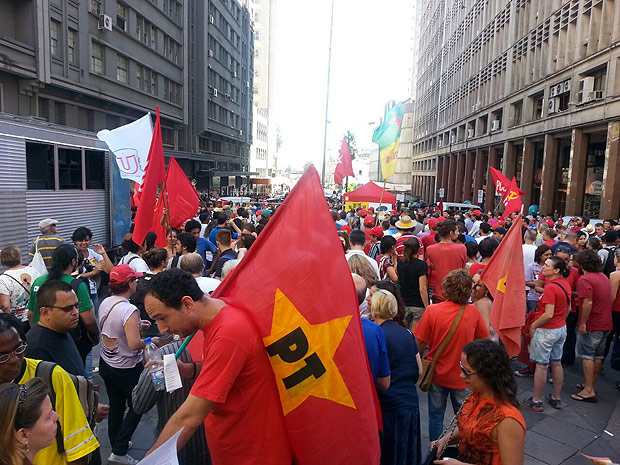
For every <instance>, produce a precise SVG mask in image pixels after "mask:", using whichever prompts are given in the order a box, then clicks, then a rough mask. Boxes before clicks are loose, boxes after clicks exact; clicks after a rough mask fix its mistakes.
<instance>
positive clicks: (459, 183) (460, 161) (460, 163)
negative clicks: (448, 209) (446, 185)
mask: <svg viewBox="0 0 620 465" xmlns="http://www.w3.org/2000/svg"><path fill="white" fill-rule="evenodd" d="M464 177H465V152H459V153H458V154H457V158H456V180H455V185H456V192H455V194H454V198H455V201H456V202H459V203H462V202H463V200H465V198H464V197H463V180H464Z"/></svg>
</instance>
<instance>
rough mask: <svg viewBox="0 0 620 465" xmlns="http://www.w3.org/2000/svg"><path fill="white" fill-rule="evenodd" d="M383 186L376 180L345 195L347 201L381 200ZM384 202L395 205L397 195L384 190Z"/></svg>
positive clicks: (376, 201)
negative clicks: (376, 182)
mask: <svg viewBox="0 0 620 465" xmlns="http://www.w3.org/2000/svg"><path fill="white" fill-rule="evenodd" d="M381 191H382V189H381V187H380V186H378V185H377V184H375V183H374V182H372V181H371V182H369V183H368V184H364V185H363V186H362V187H359V188H357V189H355V190H354V191H351V192H349V193H347V194H345V195H344V201H345V202H374V203H379V202H381V201H382V200H381ZM383 203H384V204H386V205H394V204H395V203H396V196H395V195H394V194H390V193H389V192H388V191H385V192H383Z"/></svg>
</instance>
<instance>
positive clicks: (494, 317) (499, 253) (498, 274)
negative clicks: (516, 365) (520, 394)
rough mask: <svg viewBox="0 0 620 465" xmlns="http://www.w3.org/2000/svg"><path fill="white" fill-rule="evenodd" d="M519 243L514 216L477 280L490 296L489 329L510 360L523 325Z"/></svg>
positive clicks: (516, 221) (523, 313) (521, 252)
mask: <svg viewBox="0 0 620 465" xmlns="http://www.w3.org/2000/svg"><path fill="white" fill-rule="evenodd" d="M521 245H522V241H521V215H518V216H517V217H516V218H515V219H514V221H513V223H512V226H511V227H510V229H509V230H508V233H507V234H506V236H504V239H503V240H502V242H501V243H500V244H499V247H498V248H497V250H496V251H495V253H494V254H493V257H491V261H490V262H489V264H488V265H487V267H486V268H485V269H484V271H483V272H482V275H481V276H480V280H481V281H482V282H483V283H484V285H485V286H486V287H487V288H488V289H489V292H490V293H491V295H492V296H493V306H492V307H491V326H493V328H494V329H495V331H496V332H497V334H498V335H499V337H500V338H501V340H502V342H503V343H504V345H505V346H506V351H507V352H508V355H509V356H510V357H513V356H515V355H517V354H518V353H519V350H520V348H521V328H522V327H523V325H524V324H525V292H523V290H524V289H525V274H524V272H523V248H522V246H521Z"/></svg>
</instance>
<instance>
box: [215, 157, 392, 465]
mask: <svg viewBox="0 0 620 465" xmlns="http://www.w3.org/2000/svg"><path fill="white" fill-rule="evenodd" d="M310 211H312V212H313V213H312V215H308V214H304V212H310ZM212 297H216V298H221V299H223V300H224V301H226V302H227V303H228V304H230V305H233V306H235V307H238V308H241V309H244V310H246V311H247V312H248V313H249V314H251V315H252V318H253V320H254V322H255V323H256V325H257V327H258V328H259V331H260V333H261V336H262V338H263V342H264V344H265V349H266V350H265V356H266V357H269V360H270V362H271V366H272V368H273V374H274V378H275V382H276V385H277V388H278V391H279V394H280V400H281V404H282V411H281V412H277V414H279V415H284V419H285V422H286V426H287V431H288V436H289V440H290V444H291V446H292V449H293V452H294V455H295V464H298V465H327V464H329V465H340V464H342V465H345V464H346V465H350V464H356V465H371V464H373V465H376V464H378V463H379V456H380V450H379V436H378V430H379V425H378V419H377V413H376V410H375V401H374V399H375V393H374V387H373V386H372V380H371V375H370V370H369V367H368V360H367V357H366V350H365V346H364V341H363V336H362V328H361V322H360V317H359V309H358V304H357V295H356V292H355V287H354V285H353V280H352V278H351V271H350V269H349V267H348V265H347V262H346V260H345V258H344V254H343V253H342V245H341V242H340V240H339V239H338V235H337V234H336V230H335V229H334V227H333V220H332V217H331V215H330V213H329V208H328V205H327V202H326V201H325V196H324V195H323V190H322V189H321V184H320V181H319V176H318V174H317V172H316V169H315V168H314V166H311V167H309V168H308V169H307V170H306V171H305V173H304V174H303V176H302V177H301V179H300V180H299V181H298V182H297V184H296V186H295V188H294V189H293V190H292V191H291V193H290V194H289V195H288V196H287V198H286V200H285V201H284V203H283V204H282V206H281V207H280V208H278V209H277V210H276V212H275V214H274V215H273V217H272V218H271V220H270V221H269V223H268V224H267V226H266V227H265V229H264V230H263V231H262V233H261V234H260V236H259V237H258V239H257V240H256V242H255V243H254V244H253V245H252V248H251V249H250V250H249V251H248V253H247V254H246V255H245V257H244V258H243V260H242V261H241V263H240V264H239V265H238V266H237V267H236V268H235V269H233V270H232V271H231V272H230V273H229V275H228V276H226V279H224V280H223V281H222V283H221V284H220V286H219V287H218V288H217V289H216V290H215V291H214V292H213V294H212ZM272 414H273V412H265V416H266V417H267V416H268V415H272Z"/></svg>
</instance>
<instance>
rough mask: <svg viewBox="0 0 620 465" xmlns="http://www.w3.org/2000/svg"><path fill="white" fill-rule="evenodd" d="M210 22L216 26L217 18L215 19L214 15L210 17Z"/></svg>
mask: <svg viewBox="0 0 620 465" xmlns="http://www.w3.org/2000/svg"><path fill="white" fill-rule="evenodd" d="M209 22H210V23H211V24H214V23H215V18H214V17H213V15H209Z"/></svg>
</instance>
